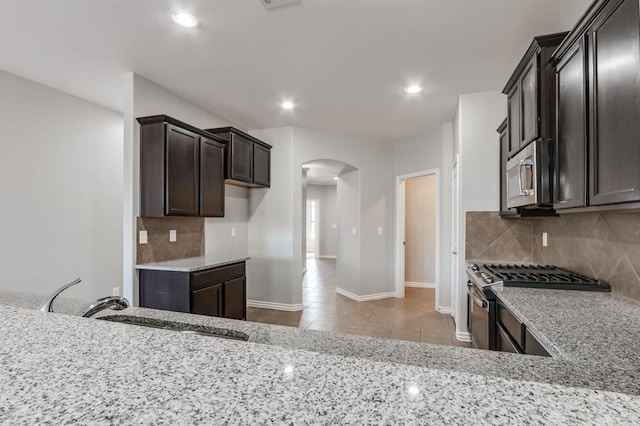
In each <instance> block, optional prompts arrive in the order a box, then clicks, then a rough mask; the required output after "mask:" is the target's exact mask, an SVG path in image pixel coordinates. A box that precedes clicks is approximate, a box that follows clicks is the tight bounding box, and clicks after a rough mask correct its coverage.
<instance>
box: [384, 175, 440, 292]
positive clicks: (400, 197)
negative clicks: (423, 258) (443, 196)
mask: <svg viewBox="0 0 640 426" xmlns="http://www.w3.org/2000/svg"><path fill="white" fill-rule="evenodd" d="M431 175H433V176H434V177H435V179H436V196H435V202H436V250H435V265H436V278H435V290H436V295H435V300H438V293H439V292H440V213H441V211H440V210H441V203H440V169H430V170H423V171H420V172H415V173H409V174H405V175H400V176H396V243H395V247H396V250H395V251H396V256H395V257H396V283H395V284H396V286H395V287H396V291H395V293H396V297H398V298H404V281H405V274H404V269H405V253H404V247H405V246H404V242H405V197H406V187H405V182H406V180H407V179H412V178H417V177H422V176H431Z"/></svg>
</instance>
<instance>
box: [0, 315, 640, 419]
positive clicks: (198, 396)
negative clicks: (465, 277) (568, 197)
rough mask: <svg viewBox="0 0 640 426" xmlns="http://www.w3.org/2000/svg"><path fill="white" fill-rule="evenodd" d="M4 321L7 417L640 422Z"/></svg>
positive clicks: (486, 392)
mask: <svg viewBox="0 0 640 426" xmlns="http://www.w3.org/2000/svg"><path fill="white" fill-rule="evenodd" d="M0 318H1V319H2V320H1V321H0V333H1V334H2V336H3V345H0V366H1V368H0V423H11V424H33V423H53V424H61V423H92V424H185V423H188V424H193V423H208V424H211V423H216V424H219V423H225V422H228V423H233V424H265V423H269V424H272V423H277V424H304V423H314V424H336V423H340V424H366V423H372V424H399V423H420V424H425V423H457V424H460V423H467V422H469V421H470V420H471V419H473V422H474V423H476V424H478V423H487V424H513V423H525V422H526V423H556V424H557V423H563V424H567V423H589V424H603V423H611V422H612V421H617V422H621V423H628V424H634V423H636V424H637V422H639V421H640V398H638V397H634V396H630V395H624V394H621V393H613V392H603V391H593V390H588V389H578V388H571V387H564V386H559V385H550V384H543V383H534V382H527V381H521V380H511V379H502V378H490V377H485V376H481V375H474V374H468V373H461V372H455V371H443V370H438V369H433V368H427V367H416V366H411V365H403V364H396V363H390V362H380V361H373V360H370V359H362V358H352V357H344V356H337V355H331V354H323V353H314V352H309V351H304V350H299V349H286V350H284V349H282V348H280V347H276V346H272V345H265V344H259V343H252V342H237V341H230V340H225V339H217V338H211V337H203V336H198V335H188V334H182V333H175V332H172V331H166V330H158V329H148V328H142V327H134V326H129V325H126V324H116V323H109V322H106V321H98V320H95V319H86V318H78V317H74V316H69V315H58V314H51V313H42V312H37V311H33V310H28V309H24V308H16V307H9V306H0ZM314 334H316V333H314ZM362 339H365V338H362ZM420 346H425V347H430V346H431V345H426V344H424V345H420ZM472 352H477V351H472Z"/></svg>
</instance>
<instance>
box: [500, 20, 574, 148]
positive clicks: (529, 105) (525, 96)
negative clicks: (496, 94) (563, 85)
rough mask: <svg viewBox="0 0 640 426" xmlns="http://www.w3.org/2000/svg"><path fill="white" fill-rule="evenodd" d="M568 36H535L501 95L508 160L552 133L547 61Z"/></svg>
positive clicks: (550, 78)
mask: <svg viewBox="0 0 640 426" xmlns="http://www.w3.org/2000/svg"><path fill="white" fill-rule="evenodd" d="M567 34H568V33H566V32H564V33H557V34H549V35H545V36H539V37H535V38H534V39H533V42H532V43H531V45H530V46H529V49H527V52H526V53H525V55H524V56H523V57H522V59H521V60H520V63H519V64H518V66H517V67H516V69H515V71H514V72H513V74H512V75H511V78H510V79H509V81H508V82H507V85H506V86H505V88H504V90H503V91H502V93H504V94H505V95H507V124H508V128H509V132H508V135H509V141H508V146H509V155H508V156H509V157H512V156H513V155H515V154H516V153H517V152H518V151H520V150H521V149H522V148H524V147H525V146H527V145H528V144H529V143H530V142H532V141H534V140H536V139H538V138H552V137H554V132H555V81H554V80H555V75H554V70H553V68H552V67H550V66H548V61H549V58H550V57H551V55H552V53H553V52H554V51H555V49H556V48H557V47H558V45H559V44H560V43H561V42H562V40H564V38H565V37H566V35H567Z"/></svg>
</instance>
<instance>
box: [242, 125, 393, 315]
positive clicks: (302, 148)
mask: <svg viewBox="0 0 640 426" xmlns="http://www.w3.org/2000/svg"><path fill="white" fill-rule="evenodd" d="M251 133H252V134H253V135H254V136H256V137H258V138H260V139H263V140H265V141H266V142H267V143H269V144H272V145H274V150H273V151H272V161H273V163H272V169H271V170H272V175H271V178H272V186H271V189H269V191H268V194H266V195H264V196H263V197H262V199H261V200H259V202H258V200H254V198H258V197H259V195H258V194H259V193H256V192H254V191H255V190H252V191H251V192H250V198H251V209H250V219H249V247H250V255H251V256H252V263H253V264H254V265H255V268H254V269H253V270H252V271H251V273H252V274H255V275H256V276H257V277H260V278H259V279H260V280H261V281H262V286H261V288H259V289H258V288H254V289H251V290H250V296H251V298H253V297H256V298H258V300H263V301H269V300H271V301H274V302H278V303H283V304H287V305H292V306H298V305H300V303H301V301H302V293H301V288H302V286H301V281H302V277H301V267H300V265H301V264H302V260H303V259H302V255H303V253H302V249H303V247H302V244H303V238H302V237H303V232H302V231H303V225H302V223H303V220H302V217H303V216H302V210H303V209H302V204H303V200H304V199H303V197H302V192H303V191H302V173H301V172H300V170H301V167H302V164H304V163H307V162H310V161H313V160H317V159H333V160H339V161H343V162H345V163H348V164H350V165H352V166H354V167H355V168H357V169H359V171H360V182H361V186H360V212H361V213H360V224H359V225H360V229H359V230H358V236H359V238H360V244H361V247H362V251H361V259H364V261H366V263H367V268H364V269H363V271H362V275H361V282H362V283H363V287H362V288H360V293H358V295H370V294H379V293H388V292H392V291H393V262H394V259H393V248H392V244H393V233H392V232H391V230H392V226H393V174H392V166H391V164H390V162H389V159H390V158H392V147H391V145H389V144H385V143H378V142H371V141H368V140H365V139H360V138H356V137H350V136H346V135H340V134H334V133H330V132H323V131H318V130H313V129H306V128H300V127H292V128H277V129H265V130H259V131H252V132H251ZM338 191H339V189H338ZM293 218H296V219H295V220H293ZM378 227H382V228H383V235H382V236H378V235H377V232H376V230H377V228H378ZM341 228H342V227H341V225H340V224H339V232H342V230H341ZM349 232H350V228H349ZM258 233H262V235H258ZM289 234H291V241H292V244H293V248H292V250H291V258H287V255H288V253H289V251H290V249H289V247H287V246H286V245H287V244H289V243H290V241H289V240H290V236H289ZM254 238H256V239H257V240H256V243H258V242H261V243H260V244H261V245H262V247H259V248H258V250H254V249H253V241H254ZM276 242H278V244H277V245H276ZM267 247H270V248H272V249H273V251H271V252H270V251H269V250H267ZM258 257H259V258H261V259H263V260H262V261H260V262H257V261H253V260H255V259H256V258H258ZM338 257H340V253H338ZM273 258H277V260H278V262H277V263H280V265H278V264H274V265H273V266H270V265H269V264H267V262H266V259H273ZM273 268H276V269H278V271H279V272H276V273H275V274H274V273H273V272H272V269H273ZM285 270H286V274H288V275H289V276H290V277H289V279H288V280H286V281H285V277H284V276H283V274H285ZM249 278H250V279H251V277H249ZM276 278H277V279H276ZM277 288H283V289H290V290H291V291H288V292H287V291H285V290H283V291H282V292H276V291H275V289H277ZM268 297H273V298H277V299H278V300H272V299H269V298H268Z"/></svg>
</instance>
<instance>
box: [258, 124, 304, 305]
mask: <svg viewBox="0 0 640 426" xmlns="http://www.w3.org/2000/svg"><path fill="white" fill-rule="evenodd" d="M251 133H252V134H253V135H254V136H255V137H257V138H259V139H261V140H263V141H265V142H266V143H268V144H270V145H272V149H271V188H269V189H252V190H251V191H249V256H251V261H250V262H249V263H248V264H247V299H248V300H251V301H259V302H269V303H276V304H282V305H286V306H285V308H290V309H302V284H301V283H302V260H303V257H302V234H297V235H294V233H293V230H292V227H293V224H294V223H298V224H299V225H300V224H301V223H302V222H303V220H302V218H303V216H302V201H301V200H302V199H300V200H298V202H297V204H295V205H294V200H293V195H292V194H293V191H294V181H296V182H297V185H296V186H295V189H296V190H298V191H300V192H301V186H302V184H301V180H302V173H301V165H300V164H299V165H298V167H292V164H293V160H292V155H293V128H291V127H283V128H277V129H266V130H257V131H253V132H251ZM294 240H295V241H294Z"/></svg>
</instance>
